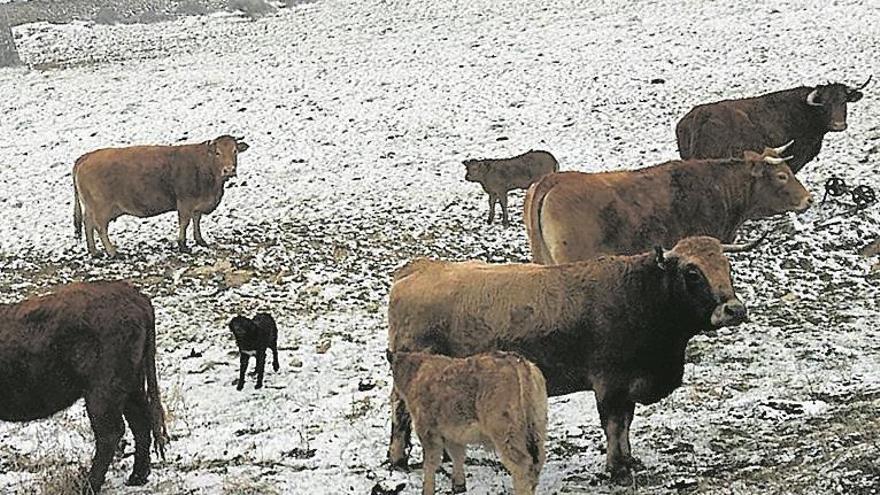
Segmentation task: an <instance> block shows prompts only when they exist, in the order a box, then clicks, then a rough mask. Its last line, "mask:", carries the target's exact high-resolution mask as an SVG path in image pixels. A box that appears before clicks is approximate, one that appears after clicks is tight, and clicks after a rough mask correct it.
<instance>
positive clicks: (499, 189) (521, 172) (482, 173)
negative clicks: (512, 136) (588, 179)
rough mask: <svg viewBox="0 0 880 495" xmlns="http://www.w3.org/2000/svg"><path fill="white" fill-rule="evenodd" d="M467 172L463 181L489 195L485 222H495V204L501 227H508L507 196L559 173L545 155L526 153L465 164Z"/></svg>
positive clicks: (553, 161) (534, 152)
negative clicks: (498, 207)
mask: <svg viewBox="0 0 880 495" xmlns="http://www.w3.org/2000/svg"><path fill="white" fill-rule="evenodd" d="M462 163H463V164H464V166H465V168H466V169H467V171H466V172H465V176H464V179H465V180H466V181H468V182H478V183H479V184H480V185H481V186H483V190H484V191H486V193H487V194H488V195H489V218H488V220H487V222H488V223H492V221H493V220H494V218H495V203H499V204H500V205H501V223H502V224H504V226H507V225H509V224H510V222H509V221H508V219H507V193H508V192H509V191H510V190H512V189H527V188H528V187H529V186H530V185H531V184H532V183H534V182H535V181H536V180H538V179H540V178H541V177H543V176H544V175H546V174H550V173H553V172H558V171H559V163H557V162H556V158H554V157H553V155H551V154H550V153H549V152H547V151H540V150H538V151H535V150H532V151H528V152H526V153H523V154H522V155H519V156H515V157H513V158H500V159H486V160H465V161H463V162H462Z"/></svg>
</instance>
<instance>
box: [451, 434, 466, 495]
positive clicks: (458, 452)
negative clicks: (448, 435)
mask: <svg viewBox="0 0 880 495" xmlns="http://www.w3.org/2000/svg"><path fill="white" fill-rule="evenodd" d="M446 452H448V453H449V457H452V493H464V492H466V491H467V481H466V480H465V476H464V459H465V455H466V453H467V449H466V447H465V446H464V445H462V444H460V443H454V442H450V441H449V440H447V441H446Z"/></svg>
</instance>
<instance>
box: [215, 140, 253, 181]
mask: <svg viewBox="0 0 880 495" xmlns="http://www.w3.org/2000/svg"><path fill="white" fill-rule="evenodd" d="M242 139H244V138H241V139H239V138H234V137H232V136H221V137H219V138H217V139H215V140H213V141H211V152H212V153H214V163H215V164H216V166H217V167H218V168H219V169H220V177H222V178H223V179H224V180H225V179H229V178H231V177H235V176H236V175H237V174H238V154H239V153H244V152H245V151H247V149H248V148H249V147H250V146H249V145H248V144H247V143H245V142H244V141H243V140H242Z"/></svg>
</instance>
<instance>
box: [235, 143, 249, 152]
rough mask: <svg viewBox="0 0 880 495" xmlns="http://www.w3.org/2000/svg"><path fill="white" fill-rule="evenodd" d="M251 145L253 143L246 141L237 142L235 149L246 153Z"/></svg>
mask: <svg viewBox="0 0 880 495" xmlns="http://www.w3.org/2000/svg"><path fill="white" fill-rule="evenodd" d="M250 147H251V145H249V144H247V143H246V142H244V141H240V142H237V143H235V149H236V151H238V152H239V153H244V152H245V151H247V150H248V148H250Z"/></svg>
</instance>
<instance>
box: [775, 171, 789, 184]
mask: <svg viewBox="0 0 880 495" xmlns="http://www.w3.org/2000/svg"><path fill="white" fill-rule="evenodd" d="M776 178H777V179H778V180H779V181H780V182H787V181H788V174H786V173H785V172H779V173H778V174H776Z"/></svg>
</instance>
